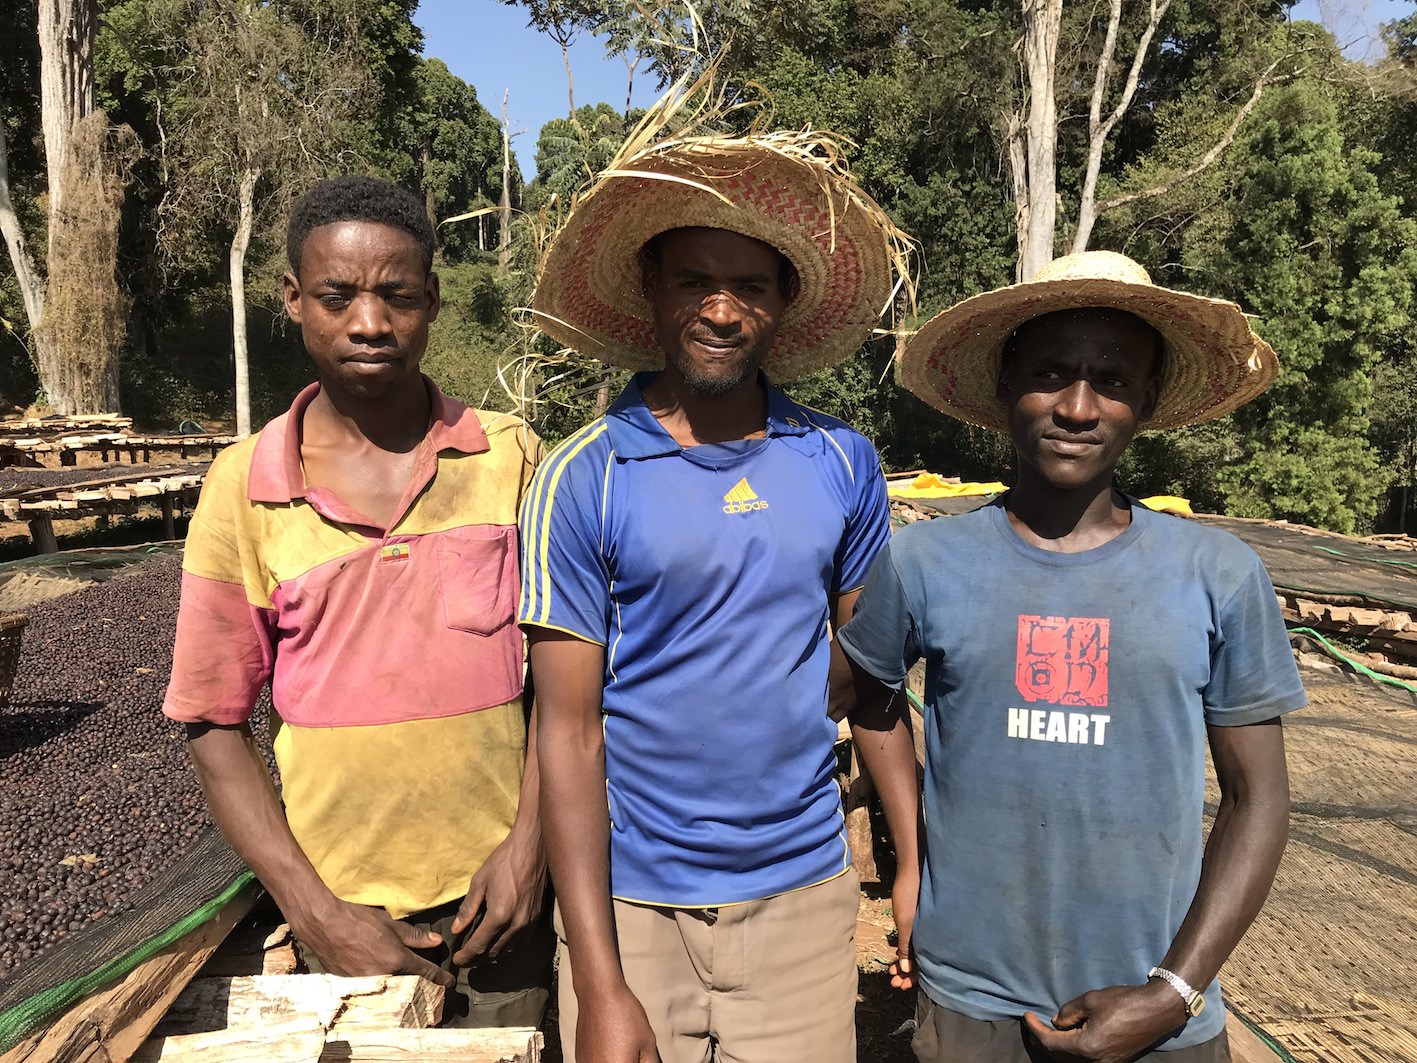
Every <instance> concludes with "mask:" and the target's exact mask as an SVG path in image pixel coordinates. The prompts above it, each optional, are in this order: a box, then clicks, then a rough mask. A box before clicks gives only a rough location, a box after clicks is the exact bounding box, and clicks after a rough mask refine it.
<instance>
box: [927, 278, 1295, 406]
mask: <svg viewBox="0 0 1417 1063" xmlns="http://www.w3.org/2000/svg"><path fill="white" fill-rule="evenodd" d="M1085 307H1110V308H1112V309H1116V310H1125V311H1127V312H1128V313H1131V314H1135V315H1136V316H1137V317H1139V318H1142V319H1143V320H1144V321H1146V322H1147V323H1148V324H1150V325H1151V326H1152V328H1154V329H1156V331H1157V332H1159V333H1161V336H1162V339H1163V340H1164V341H1165V345H1166V358H1165V369H1164V372H1163V375H1162V381H1161V397H1160V399H1159V400H1158V402H1157V405H1156V413H1155V414H1154V415H1153V416H1152V418H1151V419H1150V420H1149V421H1146V422H1145V423H1144V424H1143V425H1142V428H1144V429H1159V428H1179V427H1180V426H1182V425H1188V424H1198V423H1200V422H1202V421H1209V420H1212V419H1214V418H1216V417H1222V416H1224V415H1225V414H1227V413H1230V412H1231V411H1233V410H1237V409H1239V408H1240V407H1241V406H1243V405H1245V403H1247V402H1249V401H1250V400H1251V399H1253V398H1254V397H1255V396H1256V395H1258V394H1259V393H1260V392H1262V391H1263V390H1264V389H1265V388H1267V387H1269V385H1270V384H1272V383H1273V382H1274V378H1275V376H1276V375H1277V374H1278V372H1279V362H1278V359H1276V358H1275V355H1274V350H1273V348H1271V347H1270V345H1269V344H1268V343H1266V342H1265V341H1264V340H1262V339H1260V337H1259V336H1257V335H1255V333H1254V332H1253V331H1252V330H1251V328H1250V324H1249V321H1248V320H1246V318H1245V314H1244V312H1243V311H1242V310H1241V309H1240V308H1239V307H1238V306H1236V305H1235V304H1234V303H1231V302H1227V301H1226V300H1224V299H1209V298H1206V297H1205V296H1202V295H1191V294H1190V293H1188V292H1178V291H1174V290H1172V289H1170V288H1162V287H1159V286H1158V285H1155V284H1153V283H1152V282H1151V277H1150V276H1149V275H1148V274H1147V272H1146V270H1145V269H1143V268H1142V266H1141V265H1140V264H1138V263H1136V262H1134V261H1132V260H1131V259H1130V258H1127V257H1126V256H1125V255H1119V254H1117V253H1116V252H1113V251H1084V252H1082V253H1080V254H1075V255H1066V256H1064V257H1063V258H1059V259H1056V260H1054V261H1053V262H1051V263H1049V264H1048V265H1047V266H1044V267H1043V268H1042V269H1041V270H1039V271H1038V274H1037V276H1035V277H1034V279H1033V280H1031V281H1028V282H1027V283H1024V284H1015V285H1012V286H1010V287H1008V288H1000V289H998V290H997V291H992V292H985V293H984V294H982V295H976V296H974V297H972V298H970V299H966V300H964V301H963V302H961V303H956V304H955V305H954V306H952V307H951V308H950V309H948V310H946V311H944V312H943V313H940V314H937V315H935V316H934V317H933V318H931V319H930V320H929V321H928V322H926V323H925V325H924V327H923V328H921V329H920V331H919V332H917V333H916V334H915V335H914V336H912V337H911V338H910V339H909V340H908V341H907V342H906V344H905V348H904V350H903V351H902V352H901V353H900V356H899V357H900V378H901V382H902V383H903V384H904V385H905V386H906V387H907V388H909V389H910V390H911V391H912V392H914V393H915V394H916V395H918V396H919V397H920V398H922V399H924V400H925V401H926V402H928V403H929V404H930V405H931V406H934V407H935V408H936V409H938V410H943V411H944V412H945V413H947V414H949V415H950V416H951V417H957V418H959V420H961V421H965V422H967V423H969V424H974V425H980V426H982V427H984V428H996V429H999V430H1000V431H1008V427H1009V426H1008V411H1007V410H1006V409H1005V407H1004V404H1003V403H1002V402H1001V401H1000V400H999V398H998V396H997V394H996V389H997V387H998V382H999V371H1000V368H1001V365H1000V360H1001V357H1002V355H1003V350H1004V345H1005V344H1006V343H1007V342H1008V339H1009V337H1010V336H1011V335H1013V333H1014V330H1015V329H1017V328H1018V327H1019V326H1020V325H1022V324H1024V323H1025V322H1027V321H1031V320H1033V319H1034V318H1036V317H1042V316H1043V315H1044V314H1051V313H1053V312H1055V311H1058V310H1077V309H1082V308H1085Z"/></svg>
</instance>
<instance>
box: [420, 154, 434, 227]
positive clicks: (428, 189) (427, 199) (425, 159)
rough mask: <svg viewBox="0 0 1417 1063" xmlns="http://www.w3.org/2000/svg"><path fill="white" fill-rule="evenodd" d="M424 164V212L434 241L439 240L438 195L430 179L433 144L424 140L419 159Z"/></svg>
mask: <svg viewBox="0 0 1417 1063" xmlns="http://www.w3.org/2000/svg"><path fill="white" fill-rule="evenodd" d="M419 161H420V162H421V163H422V165H423V212H424V213H425V214H427V215H428V224H429V225H431V226H433V239H434V243H435V244H436V243H437V242H438V197H437V196H435V195H434V194H433V186H432V184H430V183H429V181H428V167H430V166H432V165H433V144H432V142H431V141H428V140H425V141H424V142H423V154H422V156H421V157H420V160H419Z"/></svg>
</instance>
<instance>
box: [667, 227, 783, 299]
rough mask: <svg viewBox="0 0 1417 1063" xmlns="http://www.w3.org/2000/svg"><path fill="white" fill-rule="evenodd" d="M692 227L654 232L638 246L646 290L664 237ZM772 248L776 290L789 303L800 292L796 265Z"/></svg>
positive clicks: (753, 238) (759, 241) (769, 245)
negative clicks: (776, 262) (775, 271)
mask: <svg viewBox="0 0 1417 1063" xmlns="http://www.w3.org/2000/svg"><path fill="white" fill-rule="evenodd" d="M692 228H695V226H692V225H681V226H678V227H677V228H673V229H665V230H664V232H662V233H656V234H655V235H654V236H651V237H650V238H649V239H648V240H646V241H645V245H644V247H642V248H640V274H641V276H642V277H643V278H644V284H645V289H646V291H648V289H649V271H650V270H651V269H653V270H658V269H659V263H660V255H661V254H662V252H663V245H664V239H665V237H667V236H671V235H672V234H674V233H680V232H684V231H685V230H686V229H692ZM738 235H739V236H748V234H747V233H739V234H738ZM748 239H750V240H758V238H757V237H756V236H748ZM758 243H760V244H762V245H763V246H764V247H772V244H770V243H768V242H767V241H765V240H758ZM772 249H773V250H774V251H777V258H778V267H777V288H778V291H780V292H781V293H782V300H783V302H785V303H790V302H792V300H794V299H796V298H797V296H798V295H800V294H801V292H802V278H801V276H800V275H799V274H798V272H797V267H796V266H794V265H793V264H792V259H790V258H788V257H787V256H786V255H784V254H783V253H782V252H781V251H778V249H777V248H775V247H772Z"/></svg>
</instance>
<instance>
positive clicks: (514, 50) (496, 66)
mask: <svg viewBox="0 0 1417 1063" xmlns="http://www.w3.org/2000/svg"><path fill="white" fill-rule="evenodd" d="M1414 3H1417V0H1300V2H1299V3H1297V4H1296V5H1295V6H1294V9H1293V11H1292V17H1293V18H1296V19H1301V18H1302V19H1312V20H1315V21H1319V22H1323V23H1324V25H1326V26H1327V27H1328V28H1329V29H1330V30H1331V31H1333V33H1334V35H1335V36H1336V37H1337V38H1338V39H1339V40H1340V41H1341V42H1343V43H1344V44H1345V45H1346V46H1348V49H1349V52H1348V54H1349V55H1350V56H1352V57H1354V58H1362V57H1364V56H1376V55H1377V54H1378V38H1377V27H1378V26H1379V25H1381V24H1382V23H1384V22H1391V21H1393V20H1394V19H1398V18H1402V17H1403V16H1404V15H1407V14H1409V13H1411V12H1412V11H1413V10H1414ZM414 21H416V22H417V23H418V25H419V26H420V27H421V28H422V30H423V37H424V45H423V52H424V54H425V55H427V56H433V57H436V58H438V59H441V60H443V62H445V63H447V64H448V69H449V70H451V71H452V72H453V73H454V74H456V75H458V77H460V78H462V79H463V80H464V81H466V82H468V83H469V84H470V85H473V86H474V87H475V88H476V89H477V95H478V98H479V99H480V100H481V101H482V103H483V106H485V107H486V108H487V109H488V110H489V111H491V112H492V113H493V114H494V115H495V114H497V113H498V108H499V107H500V106H501V102H502V93H503V91H504V90H510V93H511V95H510V97H509V99H508V110H509V112H510V114H511V117H512V128H513V130H518V129H522V130H525V131H526V132H524V133H523V134H522V135H521V136H519V137H517V138H516V139H515V140H514V141H512V149H513V150H514V151H515V152H516V154H517V158H518V159H519V160H520V161H521V167H522V173H523V174H524V175H525V176H526V177H527V179H528V180H530V179H531V177H532V175H533V173H534V172H535V168H536V167H535V164H534V163H533V158H534V157H535V154H536V135H537V132H538V131H539V130H540V129H541V127H542V125H544V124H545V123H546V122H547V121H549V120H550V119H552V118H559V117H563V116H564V115H565V113H566V75H565V71H564V70H563V69H562V66H561V49H560V48H559V47H557V45H556V43H555V42H554V41H552V40H551V38H549V37H545V36H542V35H541V34H539V33H537V32H536V31H535V30H532V29H529V28H528V27H527V24H526V10H525V9H524V8H521V7H508V6H507V5H506V4H503V3H500V2H498V0H422V2H421V3H420V4H419V6H418V12H417V14H415V15H414ZM571 73H572V74H573V75H574V77H575V93H576V106H578V107H579V106H581V105H582V104H586V103H599V102H601V101H607V102H609V103H612V104H614V105H615V106H616V107H617V108H618V107H623V106H624V102H625V86H626V72H625V65H624V63H622V62H621V61H620V60H619V59H613V58H608V57H607V56H606V55H605V49H604V47H603V46H602V44H601V42H600V41H599V40H597V39H596V38H594V37H589V36H585V37H582V38H581V39H579V40H578V41H576V43H575V44H574V45H573V46H572V47H571ZM656 95H657V88H656V86H655V84H654V79H653V78H652V77H651V76H647V75H645V73H644V72H643V71H640V72H639V73H638V74H637V76H636V78H635V92H634V103H635V104H636V105H637V106H641V107H643V106H646V105H647V104H648V103H650V102H651V101H652V100H653V99H654V98H655V96H656Z"/></svg>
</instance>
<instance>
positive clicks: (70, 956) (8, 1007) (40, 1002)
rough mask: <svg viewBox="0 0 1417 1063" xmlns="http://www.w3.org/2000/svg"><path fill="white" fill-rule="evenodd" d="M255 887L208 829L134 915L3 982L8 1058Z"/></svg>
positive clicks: (149, 889) (68, 941) (146, 891)
mask: <svg viewBox="0 0 1417 1063" xmlns="http://www.w3.org/2000/svg"><path fill="white" fill-rule="evenodd" d="M254 881H255V876H254V875H252V873H251V872H250V871H249V870H248V869H247V868H246V866H245V864H243V863H242V862H241V860H240V858H239V857H237V856H236V854H235V853H234V852H232V851H231V849H230V848H229V847H228V846H227V845H226V843H225V841H224V840H222V837H221V835H220V834H219V833H218V832H217V830H216V828H214V827H211V828H208V829H207V831H205V832H204V833H203V834H202V835H200V836H199V838H198V840H197V842H196V844H194V845H193V847H192V848H191V849H190V850H189V851H188V852H187V854H186V855H185V856H183V857H182V858H181V859H180V860H178V861H177V862H176V863H175V864H173V865H172V866H171V867H170V868H168V869H167V870H166V871H165V872H163V873H162V874H160V875H157V876H155V877H154V878H153V879H152V880H150V881H149V882H148V883H147V884H146V885H144V886H143V887H142V888H141V889H140V890H139V891H138V893H137V894H136V895H135V896H134V898H133V906H132V908H130V909H129V910H128V911H126V912H123V913H121V914H118V915H112V916H109V917H107V918H105V919H102V920H100V921H99V922H97V923H94V924H91V925H90V926H88V927H85V928H84V929H83V930H81V931H79V932H78V933H76V934H74V935H72V936H70V937H68V938H65V939H64V940H63V941H62V942H60V943H59V944H58V945H56V946H55V947H54V948H52V949H49V950H48V951H46V952H44V953H41V954H40V955H39V956H37V957H36V958H35V959H33V960H31V961H30V962H29V963H27V964H25V965H24V966H23V967H21V968H19V969H17V970H15V971H14V972H12V973H11V974H10V975H9V976H8V977H6V978H5V979H4V980H3V981H0V1054H3V1053H5V1052H8V1051H9V1050H10V1049H12V1048H14V1047H15V1045H17V1044H19V1043H20V1042H21V1041H23V1040H24V1039H25V1038H27V1037H30V1036H31V1035H33V1034H36V1033H39V1032H41V1031H42V1030H44V1029H45V1027H47V1026H48V1025H49V1024H50V1023H51V1022H52V1021H53V1020H54V1019H55V1017H57V1016H58V1015H59V1014H60V1013H62V1012H64V1011H65V1010H67V1009H68V1008H70V1007H72V1006H73V1005H74V1004H76V1003H78V1002H79V1001H80V1000H82V999H83V998H84V997H86V996H88V995H89V994H90V993H93V992H94V991H95V990H98V989H101V988H103V987H104V986H106V985H109V984H111V983H113V982H116V981H117V980H118V979H120V978H122V977H123V976H124V975H126V974H127V973H128V972H129V971H131V970H133V969H134V968H135V967H137V966H138V965H139V964H140V963H142V962H143V961H144V960H147V959H149V958H150V957H152V956H154V955H155V954H156V953H158V952H160V951H161V950H163V949H165V948H166V947H167V946H168V945H171V944H172V943H173V942H175V941H177V940H178V939H179V938H181V937H182V936H183V935H185V934H188V933H190V932H191V931H192V930H194V929H195V928H197V927H199V926H201V925H202V924H203V923H205V922H207V921H208V920H210V919H211V918H212V917H213V916H215V915H216V914H217V913H218V912H220V911H221V910H222V908H224V907H225V906H226V905H227V904H229V903H230V902H231V900H232V899H233V898H234V897H235V896H236V895H237V894H239V893H240V892H241V891H242V890H243V889H246V888H248V887H249V886H250V885H251V884H252V883H253V882H254Z"/></svg>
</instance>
